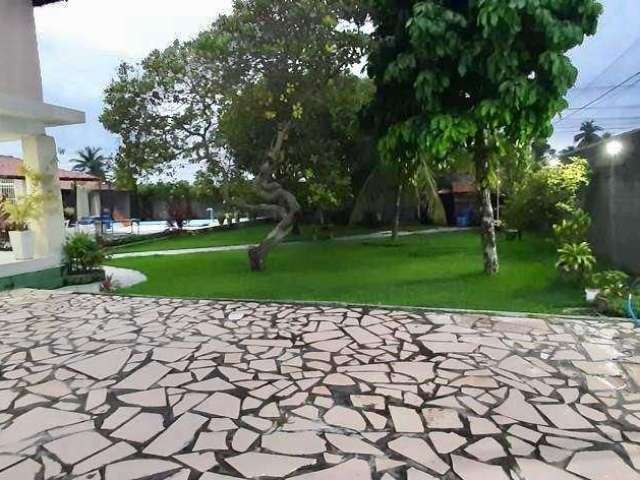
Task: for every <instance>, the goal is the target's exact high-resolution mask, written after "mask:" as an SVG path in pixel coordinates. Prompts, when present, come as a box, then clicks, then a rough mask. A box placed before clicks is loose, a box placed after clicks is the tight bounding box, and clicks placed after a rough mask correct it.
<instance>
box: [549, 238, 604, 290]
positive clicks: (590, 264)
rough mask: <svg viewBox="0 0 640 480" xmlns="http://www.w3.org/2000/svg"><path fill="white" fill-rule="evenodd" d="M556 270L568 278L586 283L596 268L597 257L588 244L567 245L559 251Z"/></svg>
mask: <svg viewBox="0 0 640 480" xmlns="http://www.w3.org/2000/svg"><path fill="white" fill-rule="evenodd" d="M558 256H559V258H558V261H557V263H556V268H557V269H558V270H559V271H560V272H561V273H562V274H563V275H565V276H566V277H568V278H570V279H573V280H576V281H578V282H584V281H585V280H586V279H587V278H588V277H589V275H590V274H591V272H593V269H594V268H595V266H596V263H597V261H596V257H595V256H594V255H593V251H592V250H591V246H590V245H589V244H588V243H587V242H581V243H567V244H565V245H563V246H562V247H560V248H559V249H558Z"/></svg>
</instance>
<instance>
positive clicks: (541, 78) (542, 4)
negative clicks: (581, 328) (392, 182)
mask: <svg viewBox="0 0 640 480" xmlns="http://www.w3.org/2000/svg"><path fill="white" fill-rule="evenodd" d="M370 5H371V14H372V19H373V22H374V25H375V32H374V37H375V39H376V49H375V51H374V53H373V54H372V56H371V58H370V68H369V69H370V72H372V75H373V76H374V77H375V78H376V83H377V84H378V86H379V88H381V89H382V90H381V91H383V92H384V95H383V96H384V98H383V99H382V101H381V100H380V99H379V100H378V101H379V103H380V105H381V106H380V107H378V110H381V109H384V110H386V111H388V112H389V113H388V116H387V119H388V120H387V121H388V122H390V123H391V122H392V125H391V126H390V127H388V128H387V129H386V132H385V134H384V137H383V138H382V140H381V143H380V146H381V149H382V150H383V151H388V152H392V154H393V155H394V156H395V157H397V158H398V159H399V161H400V162H403V163H405V162H407V161H413V159H414V158H415V157H414V156H413V152H415V151H419V152H424V154H425V155H428V156H429V157H430V158H432V159H434V161H438V162H441V163H446V162H448V161H450V159H451V158H452V157H453V156H455V155H456V153H457V152H460V150H464V151H465V152H466V153H468V154H469V158H470V160H471V161H472V162H473V165H474V167H475V170H476V178H477V184H478V188H479V189H480V191H481V208H482V212H483V214H482V217H483V218H482V224H483V229H482V231H483V240H484V242H483V244H484V257H485V270H486V271H487V273H495V272H497V270H498V259H497V252H496V247H495V229H494V219H493V209H492V205H491V190H490V187H491V183H492V180H493V179H494V178H495V171H496V168H497V163H498V161H499V160H500V158H501V156H502V155H503V154H504V152H505V148H506V147H507V146H511V147H516V148H529V147H530V145H531V143H532V142H533V141H534V140H535V139H539V138H547V137H549V136H550V134H551V133H552V126H551V120H552V119H553V117H554V116H555V115H556V114H558V113H559V112H560V111H562V110H563V109H564V108H566V106H567V103H566V101H565V99H564V97H565V94H566V92H567V91H568V89H569V88H570V87H571V86H572V85H573V84H574V82H575V80H576V76H577V71H576V69H575V67H574V66H573V65H572V64H571V61H570V60H569V58H568V57H567V55H566V52H567V51H569V50H570V49H572V48H573V47H575V46H577V45H579V44H580V43H581V42H582V41H583V40H584V38H585V35H592V34H594V33H595V31H596V26H597V20H598V17H599V15H600V13H601V12H602V6H601V4H600V3H599V2H598V1H596V0H554V1H546V0H505V1H504V2H493V1H487V0H441V1H431V2H425V1H411V0H410V1H407V0H370ZM409 102H413V104H409ZM394 105H395V107H394ZM406 151H409V152H412V154H411V157H410V158H409V159H408V160H407V158H406V157H403V156H401V155H400V154H401V153H402V152H406Z"/></svg>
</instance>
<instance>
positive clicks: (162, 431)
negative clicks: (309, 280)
mask: <svg viewBox="0 0 640 480" xmlns="http://www.w3.org/2000/svg"><path fill="white" fill-rule="evenodd" d="M639 340H640V336H638V334H636V333H635V331H634V330H633V327H632V325H630V324H628V323H618V324H613V323H599V322H595V321H568V320H556V321H549V322H547V321H545V320H542V319H537V318H510V317H497V316H496V317H489V316H485V315H458V314H446V313H429V312H419V311H401V310H397V311H391V310H382V309H377V308H370V309H368V308H332V307H324V306H317V307H314V306H308V305H307V306H303V305H282V304H259V303H235V302H213V301H188V300H172V299H141V298H123V297H109V296H89V295H70V294H61V293H45V292H35V291H20V292H14V293H12V294H5V295H2V296H0V368H1V370H0V480H49V479H83V480H98V479H105V480H134V479H140V480H142V479H144V480H149V479H153V480H194V479H199V480H229V479H234V478H235V479H238V478H245V479H252V478H269V479H270V478H289V479H296V480H333V479H337V480H340V479H347V480H369V479H376V480H393V479H396V480H405V479H408V480H433V479H436V478H440V479H451V480H452V479H462V480H517V479H524V480H549V479H560V480H570V479H589V480H601V479H602V480H604V479H615V480H626V479H629V480H636V479H640V473H639V472H638V470H637V469H638V467H640V393H639V392H640V388H639V384H640V356H638V355H637V352H638V351H639V347H640V341H639Z"/></svg>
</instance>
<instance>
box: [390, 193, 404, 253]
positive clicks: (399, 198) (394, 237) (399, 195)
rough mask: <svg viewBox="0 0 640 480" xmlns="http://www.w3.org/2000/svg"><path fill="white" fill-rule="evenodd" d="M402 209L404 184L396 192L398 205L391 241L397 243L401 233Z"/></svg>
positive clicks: (395, 207) (394, 215) (394, 216)
mask: <svg viewBox="0 0 640 480" xmlns="http://www.w3.org/2000/svg"><path fill="white" fill-rule="evenodd" d="M401 208H402V183H398V189H397V190H396V203H395V205H394V211H393V225H392V227H391V239H392V240H393V241H394V242H395V241H396V240H398V235H399V233H400V210H401Z"/></svg>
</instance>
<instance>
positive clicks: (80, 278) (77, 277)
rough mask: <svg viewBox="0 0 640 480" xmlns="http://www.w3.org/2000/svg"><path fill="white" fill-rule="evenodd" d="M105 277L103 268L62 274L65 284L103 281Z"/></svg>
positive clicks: (85, 283)
mask: <svg viewBox="0 0 640 480" xmlns="http://www.w3.org/2000/svg"><path fill="white" fill-rule="evenodd" d="M106 278H107V276H106V273H105V271H104V270H93V271H91V272H83V273H67V274H65V276H64V283H65V285H89V284H91V283H96V282H104V280H105V279H106Z"/></svg>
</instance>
